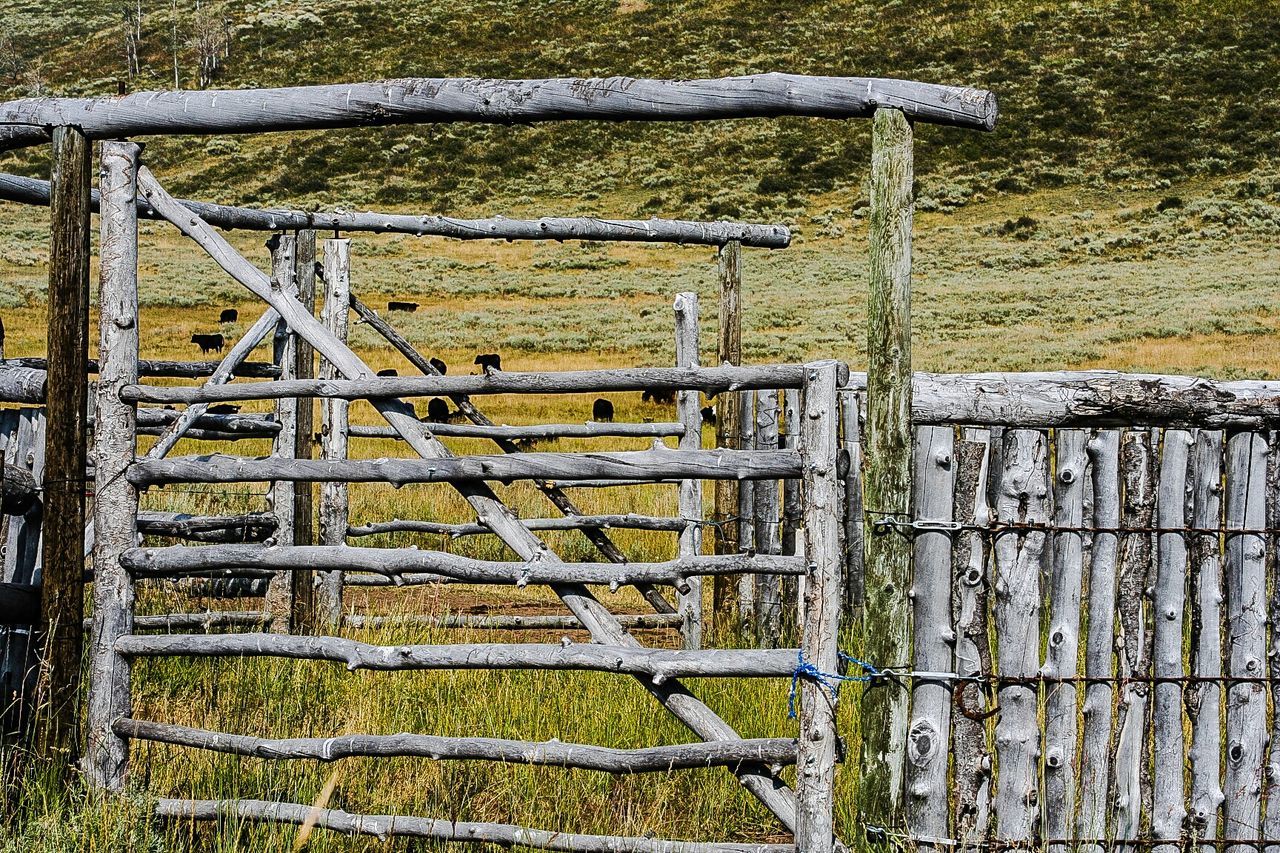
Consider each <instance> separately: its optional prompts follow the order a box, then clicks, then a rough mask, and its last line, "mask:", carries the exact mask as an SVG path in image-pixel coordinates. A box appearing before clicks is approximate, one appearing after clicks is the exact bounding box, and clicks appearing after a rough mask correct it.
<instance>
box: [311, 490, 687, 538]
mask: <svg viewBox="0 0 1280 853" xmlns="http://www.w3.org/2000/svg"><path fill="white" fill-rule="evenodd" d="M695 482H696V481H695ZM520 521H521V523H523V524H524V526H525V527H527V528H529V529H530V530H579V529H581V528H584V527H596V528H606V529H607V528H610V527H616V528H622V529H624V530H628V529H629V530H665V531H671V532H674V533H682V532H684V531H685V530H687V529H688V528H689V527H690V526H695V527H696V524H695V525H690V524H689V523H688V522H686V521H685V520H684V519H683V518H658V517H655V516H651V515H634V514H632V513H628V514H626V515H575V516H566V517H564V518H522V519H521V520H520ZM386 533H432V534H436V535H439V536H449V537H451V538H457V537H460V536H476V535H479V534H482V533H493V530H491V529H490V528H489V527H488V526H486V525H484V524H480V523H478V522H477V523H475V524H447V523H445V522H440V521H416V520H408V521H406V520H401V519H396V520H395V521H380V522H375V523H373V524H365V525H361V526H359V527H348V528H347V535H348V536H357V537H358V536H378V535H381V534H386ZM325 544H326V545H328V544H338V543H328V542H326V543H325ZM694 553H699V552H698V551H691V552H690V555H692V554H694Z"/></svg>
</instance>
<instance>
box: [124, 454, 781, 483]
mask: <svg viewBox="0 0 1280 853" xmlns="http://www.w3.org/2000/svg"><path fill="white" fill-rule="evenodd" d="M799 473H800V454H799V453H797V452H796V451H793V450H775V451H768V452H765V451H753V450H672V449H670V448H667V447H663V446H661V445H658V446H655V447H654V448H653V449H652V450H629V451H621V452H618V453H521V454H518V455H510V456H480V455H476V456H464V457H457V458H453V459H430V460H427V459H387V458H383V459H276V458H269V459H250V458H247V457H242V456H227V455H225V454H221V453H214V454H210V455H208V456H185V457H178V458H174V459H156V460H145V461H142V462H139V463H137V464H136V465H134V466H133V467H132V468H130V469H129V481H130V482H131V483H133V484H134V485H136V486H157V485H164V484H166V483H252V482H259V481H261V482H265V481H268V480H277V481H307V480H309V481H315V482H332V481H346V482H348V483H392V484H404V483H456V482H465V481H468V480H527V479H541V480H559V479H562V478H564V479H575V478H583V479H585V478H589V477H591V478H601V479H607V480H633V481H638V482H647V481H649V480H651V479H652V480H664V479H682V478H690V477H695V478H698V479H704V480H722V479H731V480H732V479H736V480H765V479H779V478H782V477H795V476H797V475H798V474H799Z"/></svg>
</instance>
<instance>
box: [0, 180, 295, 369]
mask: <svg viewBox="0 0 1280 853" xmlns="http://www.w3.org/2000/svg"><path fill="white" fill-rule="evenodd" d="M0 185H2V184H0ZM48 363H49V362H48V359H44V358H10V359H5V360H4V361H0V371H3V370H4V369H5V368H8V367H12V366H17V367H30V368H34V369H36V370H45V369H46V367H47V365H48ZM219 364H221V362H217V361H155V360H150V361H139V362H138V375H139V376H165V377H170V378H173V379H201V378H203V377H206V376H212V375H213V374H214V371H216V370H217V369H218V365H219ZM89 372H90V373H97V372H98V360H97V359H96V358H91V359H89ZM231 375H232V376H239V377H241V378H242V379H275V378H277V377H278V376H279V375H280V367H279V366H278V365H275V364H271V363H270V362H266V361H242V362H238V363H237V364H236V365H235V367H233V368H232V371H231Z"/></svg>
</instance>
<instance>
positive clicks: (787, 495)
mask: <svg viewBox="0 0 1280 853" xmlns="http://www.w3.org/2000/svg"><path fill="white" fill-rule="evenodd" d="M782 394H783V398H782V399H783V404H782V405H783V410H784V412H785V417H786V430H787V433H786V435H785V436H784V435H781V434H780V435H779V436H778V446H779V447H781V448H783V449H785V450H797V449H799V447H800V392H799V391H796V390H790V391H783V392H782ZM841 411H843V403H842V409H841ZM844 440H845V439H844V435H843V434H842V435H841V441H844ZM841 450H842V451H845V452H847V451H848V447H847V446H846V445H841ZM860 475H861V472H859V476H860ZM717 482H718V481H717ZM859 482H861V480H860V479H859ZM782 483H783V492H782V531H781V536H780V540H781V546H782V553H783V554H802V553H803V548H804V542H803V539H799V538H798V537H797V535H796V534H797V532H798V531H799V530H801V529H802V528H803V527H804V480H803V479H799V480H783V481H782ZM844 485H845V486H846V491H845V492H842V493H841V496H840V500H841V503H842V504H844V505H847V504H848V500H847V499H846V497H845V495H846V493H847V486H848V483H845V484H844ZM858 497H859V498H861V492H859V494H858ZM859 507H861V503H859ZM859 520H861V519H859ZM846 535H847V531H846ZM848 547H849V546H848V540H847V539H846V540H845V549H846V555H845V572H846V574H845V582H844V584H843V586H844V590H845V599H846V600H848V598H849V596H850V593H849V584H850V583H852V582H853V581H851V580H850V578H849V576H848V559H849V557H848V554H847V550H848ZM858 564H859V565H861V564H862V555H861V553H859V555H858ZM780 586H781V588H782V593H781V594H782V626H783V631H784V632H785V636H788V637H790V636H792V635H798V634H799V633H800V624H801V623H802V622H803V621H804V613H803V612H801V605H802V602H801V600H800V579H799V578H793V577H784V578H782V579H781V584H780ZM859 618H861V616H859ZM853 624H857V623H856V622H855V623H853Z"/></svg>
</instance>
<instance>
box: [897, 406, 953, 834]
mask: <svg viewBox="0 0 1280 853" xmlns="http://www.w3.org/2000/svg"><path fill="white" fill-rule="evenodd" d="M913 455H914V456H915V476H914V478H913V484H914V486H915V492H914V496H913V501H912V503H913V518H915V520H917V521H921V522H931V523H937V524H940V525H946V524H947V523H948V522H950V521H951V516H952V513H953V509H954V495H955V465H954V456H955V428H954V427H949V426H943V427H921V428H919V429H918V430H917V432H916V434H915V442H914V450H913ZM913 551H914V561H913V567H914V568H913V573H912V579H911V603H912V621H913V624H914V625H915V638H914V643H913V644H912V646H913V648H912V658H911V664H912V667H913V668H914V669H915V670H916V671H917V672H947V671H948V670H947V667H948V666H950V664H951V662H952V659H953V657H954V652H953V638H952V636H951V631H950V623H951V534H950V533H948V532H947V531H945V530H938V531H936V532H931V531H923V530H922V531H918V532H917V535H916V536H915V538H914V541H913ZM950 740H951V685H950V684H944V683H940V682H934V681H917V682H916V683H915V684H913V685H912V688H911V717H910V725H909V727H908V729H907V791H908V792H909V794H908V796H907V802H906V805H907V826H908V828H909V829H910V831H911V834H912V835H914V836H917V837H926V836H928V837H933V838H946V837H948V834H947V833H948V823H949V820H948V818H949V815H948V812H949V811H950V809H949V808H948V804H949V799H950V797H949V793H950V786H949V785H948V783H947V775H948V774H947V770H948V763H949V762H948V758H949V754H948V750H947V744H948V743H949V742H950Z"/></svg>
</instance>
